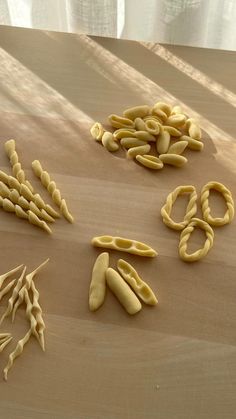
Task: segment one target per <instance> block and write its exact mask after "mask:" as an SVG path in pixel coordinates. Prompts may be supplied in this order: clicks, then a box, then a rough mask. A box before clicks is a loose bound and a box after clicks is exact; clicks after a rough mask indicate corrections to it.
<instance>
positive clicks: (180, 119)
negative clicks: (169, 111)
mask: <svg viewBox="0 0 236 419" xmlns="http://www.w3.org/2000/svg"><path fill="white" fill-rule="evenodd" d="M185 122H186V116H185V115H183V114H177V115H170V116H169V118H167V120H166V121H165V124H166V125H170V126H171V127H174V128H180V127H183V126H184V124H185Z"/></svg>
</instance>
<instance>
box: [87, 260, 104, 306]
mask: <svg viewBox="0 0 236 419" xmlns="http://www.w3.org/2000/svg"><path fill="white" fill-rule="evenodd" d="M108 267H109V254H108V253H107V252H103V253H101V254H100V255H99V256H98V257H97V259H96V261H95V263H94V265H93V271H92V279H91V283H90V287H89V309H90V310H91V311H95V310H97V309H98V308H99V307H101V305H102V304H103V303H104V300H105V295H106V270H107V269H108Z"/></svg>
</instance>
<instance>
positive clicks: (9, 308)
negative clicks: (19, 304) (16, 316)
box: [0, 266, 26, 325]
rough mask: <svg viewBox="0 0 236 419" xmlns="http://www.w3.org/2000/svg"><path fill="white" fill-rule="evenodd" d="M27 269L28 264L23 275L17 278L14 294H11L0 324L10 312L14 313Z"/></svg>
mask: <svg viewBox="0 0 236 419" xmlns="http://www.w3.org/2000/svg"><path fill="white" fill-rule="evenodd" d="M25 271H26V266H25V267H24V269H23V271H22V273H21V276H20V277H19V279H18V280H17V282H16V286H15V287H14V289H13V292H12V295H11V297H10V298H9V300H8V304H7V308H6V310H5V312H4V313H3V315H2V317H1V320H0V325H1V324H2V322H3V320H4V319H5V318H6V317H7V316H9V314H11V313H12V310H13V306H14V304H15V302H16V300H17V298H18V294H19V291H20V289H21V287H22V285H23V282H24V277H25Z"/></svg>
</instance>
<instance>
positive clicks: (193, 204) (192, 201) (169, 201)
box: [161, 185, 197, 230]
mask: <svg viewBox="0 0 236 419" xmlns="http://www.w3.org/2000/svg"><path fill="white" fill-rule="evenodd" d="M185 193H190V197H189V202H188V205H187V209H186V213H185V216H184V219H183V221H181V222H179V223H177V222H175V221H174V220H172V218H171V211H172V208H173V205H174V203H175V201H176V199H177V198H178V196H179V195H183V194H185ZM196 212H197V192H196V189H195V187H194V186H192V185H185V186H182V185H181V186H178V187H177V188H175V189H174V191H173V192H171V193H170V194H169V195H168V196H167V198H166V203H165V204H164V205H163V207H162V208H161V215H162V219H163V223H164V224H165V225H166V226H168V227H170V228H173V229H174V230H183V229H184V228H185V227H186V225H187V224H188V223H189V222H190V220H191V218H192V217H194V215H195V214H196Z"/></svg>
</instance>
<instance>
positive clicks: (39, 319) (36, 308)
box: [31, 279, 45, 351]
mask: <svg viewBox="0 0 236 419" xmlns="http://www.w3.org/2000/svg"><path fill="white" fill-rule="evenodd" d="M31 291H32V295H33V303H32V310H33V314H34V316H35V318H36V331H37V333H38V340H39V344H40V346H41V348H42V350H43V351H45V341H44V331H45V323H44V320H43V315H42V314H43V312H42V308H41V306H40V304H39V292H38V290H37V288H36V287H35V283H34V280H33V279H32V281H31Z"/></svg>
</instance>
